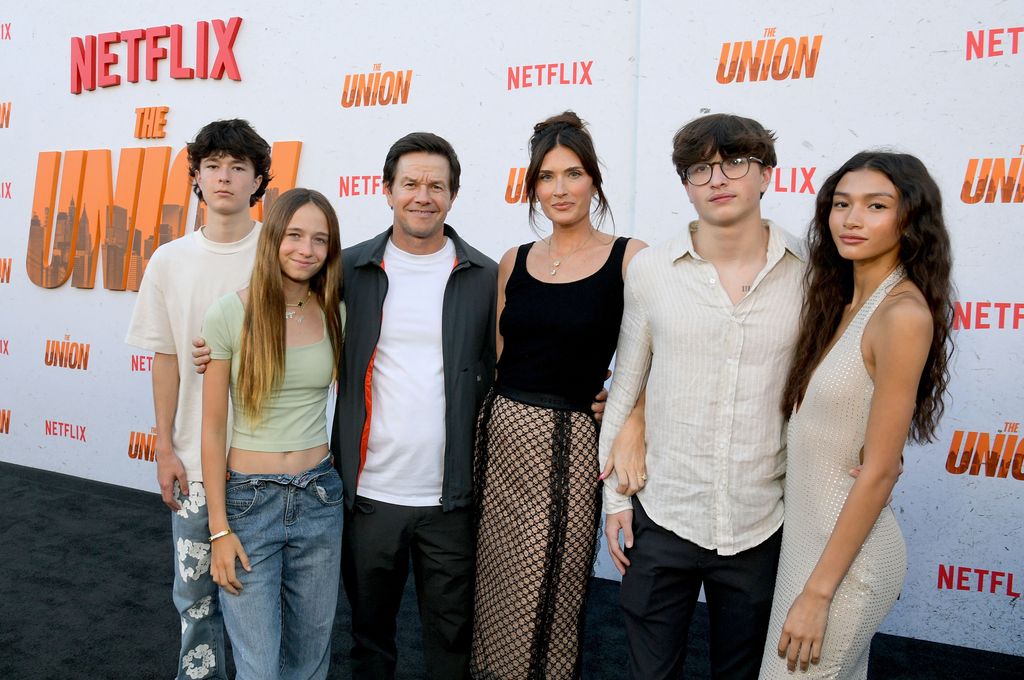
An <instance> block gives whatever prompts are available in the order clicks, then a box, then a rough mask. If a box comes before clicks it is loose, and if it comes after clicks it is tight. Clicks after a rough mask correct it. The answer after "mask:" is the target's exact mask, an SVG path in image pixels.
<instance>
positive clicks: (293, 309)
mask: <svg viewBox="0 0 1024 680" xmlns="http://www.w3.org/2000/svg"><path fill="white" fill-rule="evenodd" d="M312 294H313V291H311V290H307V291H306V297H304V298H302V299H301V300H299V301H298V302H295V303H291V302H285V303H284V307H285V310H284V320H285V321H291V320H292V319H295V323H302V322H303V320H304V319H305V318H306V314H305V312H303V311H302V308H303V307H304V306H305V305H306V303H307V302H309V296H310V295H312ZM296 315H298V316H296Z"/></svg>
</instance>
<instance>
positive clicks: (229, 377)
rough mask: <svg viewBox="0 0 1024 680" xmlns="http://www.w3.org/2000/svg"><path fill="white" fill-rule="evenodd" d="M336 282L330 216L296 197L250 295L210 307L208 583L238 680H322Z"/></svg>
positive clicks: (334, 556) (326, 650) (331, 527)
mask: <svg viewBox="0 0 1024 680" xmlns="http://www.w3.org/2000/svg"><path fill="white" fill-rule="evenodd" d="M341 276H342V274H341V239H340V236H339V229H338V218H337V216H336V215H335V213H334V209H333V208H332V207H331V205H330V203H329V202H328V201H327V199H326V198H325V197H324V196H323V195H322V194H320V193H318V192H316V191H311V190H309V189H292V190H291V191H288V192H285V193H284V194H282V195H281V196H280V197H279V198H278V199H277V200H276V201H275V202H274V203H273V205H272V206H271V208H270V209H269V211H268V213H267V217H266V222H265V224H264V225H263V227H262V231H261V233H260V237H259V244H258V245H257V248H256V261H255V263H254V264H253V272H252V278H251V279H250V282H249V287H248V288H247V289H245V290H241V291H238V292H237V293H231V294H229V295H227V296H225V297H223V298H221V299H220V300H218V301H217V302H215V303H214V304H213V306H212V307H211V308H210V310H209V311H208V312H207V315H206V321H205V323H204V325H203V334H204V336H205V338H206V340H207V342H208V343H209V345H210V349H211V358H212V361H211V362H210V364H209V366H208V368H207V370H206V374H205V378H204V381H203V428H202V458H203V477H204V479H205V483H206V494H207V503H208V507H209V513H210V520H209V521H210V544H211V555H210V559H211V566H210V573H211V575H212V577H213V580H214V581H215V582H216V583H217V584H218V585H219V586H221V590H220V604H221V608H222V610H223V614H224V624H225V628H226V629H227V632H228V635H229V636H230V638H231V644H232V647H233V649H234V659H235V666H236V669H237V676H236V677H237V678H238V679H239V680H245V679H246V678H254V677H264V673H265V672H266V670H267V669H276V668H281V669H288V675H289V677H301V678H324V677H326V675H327V666H328V661H329V659H330V634H331V628H332V625H333V621H334V610H335V608H336V606H337V598H338V580H339V569H340V564H341V559H340V553H341V503H342V490H341V479H340V478H339V477H338V474H337V472H336V471H335V469H334V466H333V464H332V461H331V459H330V456H329V455H328V451H327V430H326V419H325V411H326V403H327V391H328V388H329V387H330V385H331V383H332V382H333V381H334V379H335V367H336V366H337V365H338V358H339V356H340V353H341V343H342V310H341V301H340V295H341ZM229 394H230V396H231V398H232V399H231V406H232V414H233V416H234V418H233V426H232V430H231V437H230V441H231V448H230V449H228V455H227V458H226V459H225V456H224V451H225V450H226V449H227V446H226V444H227V442H228V441H229V438H228V427H229V425H228V423H229V418H228V405H229V400H228V396H229ZM179 549H181V546H179Z"/></svg>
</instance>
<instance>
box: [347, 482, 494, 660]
mask: <svg viewBox="0 0 1024 680" xmlns="http://www.w3.org/2000/svg"><path fill="white" fill-rule="evenodd" d="M473 554H474V543H473V522H472V511H471V509H470V508H461V509H458V510H452V511H450V512H443V511H442V510H441V507H440V506H433V507H422V508H421V507H407V506H402V505H392V504H390V503H382V502H380V501H373V500H369V499H366V498H361V497H357V498H356V502H355V506H354V508H353V509H352V510H350V511H349V510H347V511H346V512H345V523H344V530H343V532H342V549H341V573H342V581H343V583H344V585H345V593H346V594H347V595H348V601H349V604H350V605H351V606H352V677H353V678H354V679H355V680H363V679H366V680H387V679H389V678H394V677H395V664H396V661H397V658H398V651H397V648H396V646H395V618H396V616H397V615H398V609H399V606H400V605H401V602H402V592H403V590H404V589H405V582H406V580H407V578H408V575H409V574H408V573H409V562H410V558H411V561H412V568H413V576H414V578H415V579H416V597H417V600H418V604H419V612H420V621H421V622H422V627H423V655H424V657H425V659H424V661H425V667H426V670H427V677H429V678H436V679H437V680H442V679H443V680H453V679H455V680H457V679H459V678H468V677H469V653H470V646H471V644H472V639H473V566H474V564H473Z"/></svg>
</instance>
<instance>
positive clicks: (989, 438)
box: [946, 421, 1024, 481]
mask: <svg viewBox="0 0 1024 680" xmlns="http://www.w3.org/2000/svg"><path fill="white" fill-rule="evenodd" d="M946 471H947V472H949V473H950V474H953V475H963V474H967V475H974V476H985V477H995V478H998V479H1016V480H1018V481H1024V439H1021V438H1020V423H1018V422H1014V421H1010V422H1006V423H1003V427H1002V429H1001V430H999V431H998V432H995V433H994V434H993V433H989V432H975V431H964V430H955V431H954V432H953V439H952V441H951V442H950V444H949V455H948V456H947V457H946Z"/></svg>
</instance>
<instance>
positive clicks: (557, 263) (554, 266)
mask: <svg viewBox="0 0 1024 680" xmlns="http://www.w3.org/2000/svg"><path fill="white" fill-rule="evenodd" d="M553 236H554V234H552V235H551V236H548V237H547V238H546V239H544V241H545V243H547V244H548V258H549V259H550V260H551V271H549V272H548V274H550V275H551V276H554V275H555V274H557V273H558V268H559V267H561V266H562V263H563V262H565V261H566V260H568V259H569V258H570V257H572V256H573V255H575V254H576V251H577V250H579V249H580V248H582V247H583V246H585V245H586V244H587V242H588V241H590V239H591V238H593V236H594V230H593V229H591V230H590V233H589V234H587V237H586V238H585V239H583V240H582V241H580V242H579V243H578V244H577V245H576V247H575V248H573V249H572V250H570V251H569V253H568V254H567V255H564V256H562V257H560V258H558V259H555V257H554V256H553V255H552V254H551V239H552V237H553Z"/></svg>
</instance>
